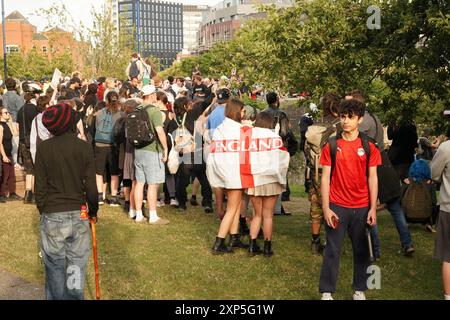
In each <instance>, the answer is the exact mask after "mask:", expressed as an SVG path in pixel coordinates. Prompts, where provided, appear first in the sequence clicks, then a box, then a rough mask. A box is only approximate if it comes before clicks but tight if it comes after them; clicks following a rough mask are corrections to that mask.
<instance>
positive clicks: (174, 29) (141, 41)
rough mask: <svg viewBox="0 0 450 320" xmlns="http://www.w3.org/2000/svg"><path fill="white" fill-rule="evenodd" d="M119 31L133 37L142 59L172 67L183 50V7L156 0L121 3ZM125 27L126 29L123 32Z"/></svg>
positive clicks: (124, 0)
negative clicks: (152, 58) (150, 59)
mask: <svg viewBox="0 0 450 320" xmlns="http://www.w3.org/2000/svg"><path fill="white" fill-rule="evenodd" d="M118 15H119V28H120V29H121V30H125V31H126V32H129V33H130V34H132V35H133V39H134V43H135V46H136V48H137V51H139V53H140V54H141V56H142V57H147V56H150V55H152V56H155V57H157V58H158V59H159V60H160V62H161V66H162V67H163V68H166V67H169V66H170V65H171V64H172V62H173V61H174V60H175V59H176V56H177V53H179V52H181V50H182V49H183V5H182V4H181V3H174V2H166V1H155V0H119V2H118ZM122 28H123V29H122Z"/></svg>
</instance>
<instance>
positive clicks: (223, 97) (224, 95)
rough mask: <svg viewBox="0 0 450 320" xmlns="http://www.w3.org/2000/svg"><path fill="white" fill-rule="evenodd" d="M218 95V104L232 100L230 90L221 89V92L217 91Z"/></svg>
mask: <svg viewBox="0 0 450 320" xmlns="http://www.w3.org/2000/svg"><path fill="white" fill-rule="evenodd" d="M216 95H217V102H218V103H224V102H225V101H227V100H228V99H230V90H228V89H219V90H217V92H216Z"/></svg>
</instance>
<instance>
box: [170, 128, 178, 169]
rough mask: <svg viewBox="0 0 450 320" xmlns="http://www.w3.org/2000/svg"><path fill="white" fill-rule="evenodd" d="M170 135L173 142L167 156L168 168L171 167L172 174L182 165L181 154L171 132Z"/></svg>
mask: <svg viewBox="0 0 450 320" xmlns="http://www.w3.org/2000/svg"><path fill="white" fill-rule="evenodd" d="M168 136H169V137H170V141H171V142H172V148H170V151H169V155H168V157H167V169H169V172H170V174H176V173H177V171H178V168H179V167H180V155H179V153H178V152H177V151H176V150H175V147H174V143H173V137H172V135H171V134H170V133H169V134H168Z"/></svg>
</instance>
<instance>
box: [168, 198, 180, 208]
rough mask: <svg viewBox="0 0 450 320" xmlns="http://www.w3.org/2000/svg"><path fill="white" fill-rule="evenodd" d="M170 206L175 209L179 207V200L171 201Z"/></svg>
mask: <svg viewBox="0 0 450 320" xmlns="http://www.w3.org/2000/svg"><path fill="white" fill-rule="evenodd" d="M170 205H171V206H174V207H178V205H179V203H178V200H177V199H170Z"/></svg>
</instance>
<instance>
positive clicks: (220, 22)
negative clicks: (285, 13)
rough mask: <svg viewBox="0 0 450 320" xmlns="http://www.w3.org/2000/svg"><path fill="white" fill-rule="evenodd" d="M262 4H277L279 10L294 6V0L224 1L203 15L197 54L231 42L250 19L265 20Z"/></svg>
mask: <svg viewBox="0 0 450 320" xmlns="http://www.w3.org/2000/svg"><path fill="white" fill-rule="evenodd" d="M260 4H266V5H270V4H275V5H276V6H277V7H278V8H283V7H288V6H291V5H292V0H223V1H221V2H219V3H218V4H216V5H215V6H214V7H211V8H210V9H209V10H208V11H207V12H205V13H204V14H203V19H202V25H201V27H200V30H199V32H198V34H197V45H198V47H197V52H198V53H201V52H204V51H208V50H209V49H210V48H211V47H212V46H213V45H214V44H215V43H217V42H219V41H228V40H231V39H232V38H233V37H234V35H235V34H236V31H237V30H238V29H239V28H240V27H241V26H242V25H243V24H244V23H245V22H246V21H247V20H249V19H263V18H265V17H266V15H265V14H264V13H260V12H258V8H257V6H258V5H260Z"/></svg>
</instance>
